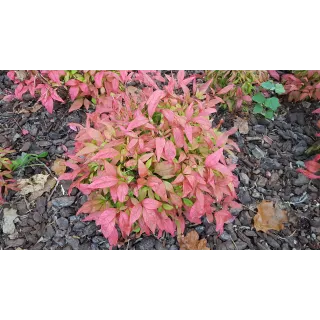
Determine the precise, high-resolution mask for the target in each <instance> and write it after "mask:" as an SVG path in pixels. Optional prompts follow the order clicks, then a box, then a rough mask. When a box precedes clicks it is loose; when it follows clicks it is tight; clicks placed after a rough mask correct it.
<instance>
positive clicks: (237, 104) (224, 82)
mask: <svg viewBox="0 0 320 320" xmlns="http://www.w3.org/2000/svg"><path fill="white" fill-rule="evenodd" d="M206 78H207V79H212V80H213V81H212V87H213V88H214V90H216V94H217V95H218V96H220V97H221V98H222V99H223V100H224V101H225V104H226V105H227V106H228V109H229V111H235V110H238V109H240V108H241V107H244V106H249V105H250V104H251V101H252V98H251V96H252V95H253V93H254V87H255V85H260V84H261V83H262V82H265V81H267V80H268V78H269V75H268V72H267V71H266V70H207V71H206Z"/></svg>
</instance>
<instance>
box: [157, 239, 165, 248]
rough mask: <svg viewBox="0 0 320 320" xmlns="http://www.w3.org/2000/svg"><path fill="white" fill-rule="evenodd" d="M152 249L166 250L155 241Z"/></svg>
mask: <svg viewBox="0 0 320 320" xmlns="http://www.w3.org/2000/svg"><path fill="white" fill-rule="evenodd" d="M154 247H155V248H156V250H166V248H165V247H164V246H163V245H162V243H161V242H160V241H159V240H156V243H155V245H154Z"/></svg>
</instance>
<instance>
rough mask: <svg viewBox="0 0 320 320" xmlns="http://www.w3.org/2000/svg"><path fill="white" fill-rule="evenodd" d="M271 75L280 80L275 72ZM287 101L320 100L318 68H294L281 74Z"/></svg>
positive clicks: (319, 71) (319, 73)
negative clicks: (291, 71)
mask: <svg viewBox="0 0 320 320" xmlns="http://www.w3.org/2000/svg"><path fill="white" fill-rule="evenodd" d="M272 76H273V77H274V78H276V79H277V80H280V76H279V74H278V73H277V72H275V71H273V73H272ZM281 82H282V83H283V85H284V88H285V91H286V94H288V100H289V101H295V102H297V101H303V100H306V99H311V100H312V99H313V100H320V70H309V71H306V70H296V71H293V73H292V74H291V73H287V74H284V75H282V76H281Z"/></svg>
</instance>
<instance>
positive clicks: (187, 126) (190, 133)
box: [185, 123, 193, 143]
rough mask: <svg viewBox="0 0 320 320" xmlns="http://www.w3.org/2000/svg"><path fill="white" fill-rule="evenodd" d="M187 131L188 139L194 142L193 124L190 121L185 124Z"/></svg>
mask: <svg viewBox="0 0 320 320" xmlns="http://www.w3.org/2000/svg"><path fill="white" fill-rule="evenodd" d="M185 133H186V136H187V138H188V140H189V141H190V143H192V140H193V137H192V126H191V125H190V124H189V123H187V124H186V126H185Z"/></svg>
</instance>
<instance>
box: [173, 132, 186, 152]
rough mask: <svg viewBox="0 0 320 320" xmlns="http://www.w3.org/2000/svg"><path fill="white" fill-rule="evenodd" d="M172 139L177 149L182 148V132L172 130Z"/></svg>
mask: <svg viewBox="0 0 320 320" xmlns="http://www.w3.org/2000/svg"><path fill="white" fill-rule="evenodd" d="M172 131H173V137H174V141H175V143H176V146H177V147H178V148H182V147H183V145H184V135H183V132H182V131H181V130H180V129H179V128H176V127H175V128H173V129H172Z"/></svg>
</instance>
